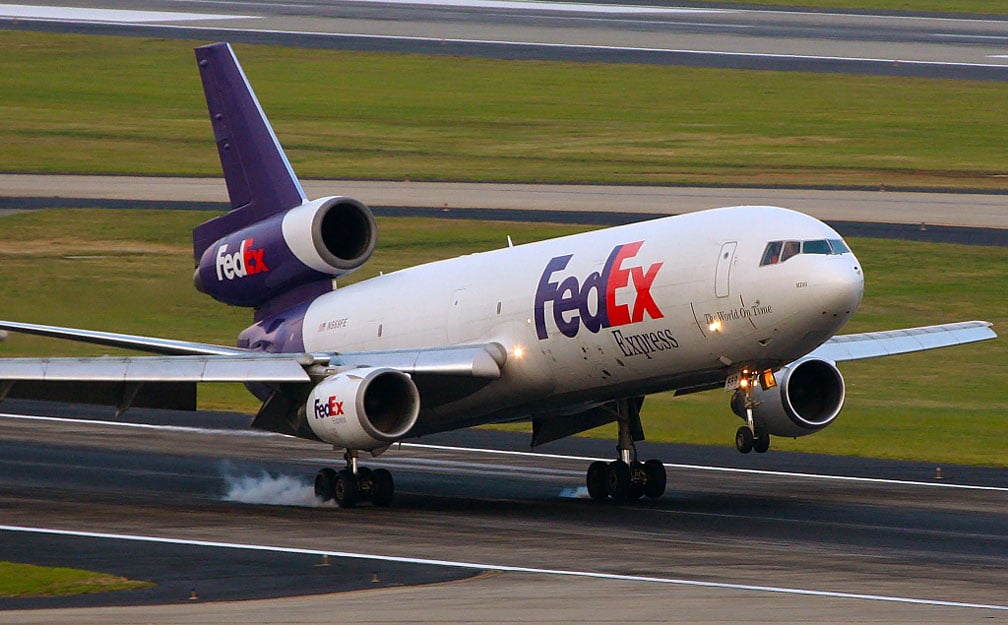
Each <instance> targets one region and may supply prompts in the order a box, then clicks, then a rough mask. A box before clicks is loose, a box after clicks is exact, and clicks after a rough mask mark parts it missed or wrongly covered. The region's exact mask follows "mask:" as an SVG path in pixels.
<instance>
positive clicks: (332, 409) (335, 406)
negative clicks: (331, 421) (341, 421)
mask: <svg viewBox="0 0 1008 625" xmlns="http://www.w3.org/2000/svg"><path fill="white" fill-rule="evenodd" d="M340 416H343V402H341V401H338V400H337V399H336V396H335V395H330V396H329V399H327V400H323V399H320V398H318V397H316V398H315V418H316V419H323V418H325V417H340Z"/></svg>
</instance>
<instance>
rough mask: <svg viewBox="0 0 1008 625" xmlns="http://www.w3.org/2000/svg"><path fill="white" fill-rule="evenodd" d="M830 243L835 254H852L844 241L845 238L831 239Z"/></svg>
mask: <svg viewBox="0 0 1008 625" xmlns="http://www.w3.org/2000/svg"><path fill="white" fill-rule="evenodd" d="M829 244H830V247H831V248H833V253H834V254H850V248H849V247H847V244H846V243H844V242H843V239H830V240H829Z"/></svg>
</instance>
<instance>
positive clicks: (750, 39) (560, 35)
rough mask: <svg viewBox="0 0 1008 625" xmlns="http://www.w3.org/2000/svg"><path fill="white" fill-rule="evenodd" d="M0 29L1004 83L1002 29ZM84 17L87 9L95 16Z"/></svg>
mask: <svg viewBox="0 0 1008 625" xmlns="http://www.w3.org/2000/svg"><path fill="white" fill-rule="evenodd" d="M60 4H61V5H69V6H74V7H81V8H88V9H92V10H90V11H86V12H81V11H72V10H70V9H62V10H61V11H59V12H57V13H56V14H53V12H52V11H48V10H42V9H29V8H25V6H26V5H24V4H5V5H0V26H2V27H6V28H19V29H30V30H42V31H57V32H81V33H94V34H128V35H135V36H156V37H172V38H187V39H196V40H200V41H211V40H228V41H232V42H241V43H265V44H275V45H284V46H294V47H304V48H331V49H348V50H371V51H393V52H412V53H424V54H451V55H461V56H483V57H493V58H505V59H547V60H568V61H604V62H621V63H645V64H669V65H691V66H703V67H731V68H741V69H779V70H791V71H814V72H843V73H858V74H877V75H895V76H926V77H942V78H956V79H962V78H970V79H982V80H1006V79H1008V19H1006V18H1004V17H993V16H948V15H936V14H923V15H921V14H907V13H902V14H868V13H842V12H825V11H819V12H812V11H794V10H757V9H740V8H718V7H716V6H715V7H707V6H696V7H688V6H687V7H683V6H679V5H678V4H677V3H671V2H667V1H663V0H654V1H650V0H649V1H647V2H623V3H617V2H607V3H573V2H505V1H498V0H402V1H400V2H378V1H372V0H343V1H340V2H322V1H317V0H306V1H304V2H269V1H260V0H176V1H173V2H161V1H157V2H155V1H154V0H140V1H137V2H131V3H130V4H129V9H130V10H128V11H127V10H124V9H123V7H122V3H120V2H115V1H113V0H87V1H84V2H81V1H76V2H75V1H73V0H68V1H66V2H60ZM93 9H101V12H95V11H94V10H93Z"/></svg>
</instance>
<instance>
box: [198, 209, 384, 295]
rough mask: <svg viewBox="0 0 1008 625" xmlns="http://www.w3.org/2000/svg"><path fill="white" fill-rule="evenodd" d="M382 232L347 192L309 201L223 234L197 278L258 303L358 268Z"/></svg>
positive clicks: (206, 288)
mask: <svg viewBox="0 0 1008 625" xmlns="http://www.w3.org/2000/svg"><path fill="white" fill-rule="evenodd" d="M377 232H378V229H377V225H376V224H375V219H374V215H373V214H372V213H371V209H369V208H368V207H367V206H366V205H365V204H364V203H363V202H360V201H358V200H355V199H353V198H347V197H329V198H322V199H319V200H315V201H314V202H306V203H304V204H302V205H300V206H296V207H294V208H292V209H290V210H288V211H285V212H281V213H277V214H275V215H272V216H270V217H267V218H265V219H263V220H261V221H257V222H255V223H253V224H251V225H249V226H246V227H245V228H242V229H240V230H238V231H236V232H233V233H231V234H228V235H226V236H224V237H222V238H220V239H218V240H217V241H216V242H214V243H213V244H211V245H210V246H209V247H207V248H206V249H205V250H204V251H203V254H202V256H201V257H200V260H199V264H198V265H197V268H196V273H195V275H194V276H193V281H194V282H195V284H196V288H197V289H198V290H200V291H202V292H203V293H207V294H209V295H210V296H212V297H213V298H214V299H217V300H220V301H222V302H225V303H227V304H233V305H235V306H254V307H259V306H261V305H263V304H264V303H266V302H268V301H269V300H271V299H273V298H275V297H277V296H279V295H282V294H284V293H287V292H289V291H291V290H293V289H295V288H297V287H300V286H303V285H305V284H308V283H311V282H316V281H319V280H331V279H333V278H337V277H339V276H342V275H346V274H348V273H350V272H351V271H353V270H355V269H357V268H358V267H360V266H361V265H363V264H364V263H365V262H366V261H367V259H368V258H370V257H371V254H372V252H374V249H375V244H376V242H377V239H378V234H377Z"/></svg>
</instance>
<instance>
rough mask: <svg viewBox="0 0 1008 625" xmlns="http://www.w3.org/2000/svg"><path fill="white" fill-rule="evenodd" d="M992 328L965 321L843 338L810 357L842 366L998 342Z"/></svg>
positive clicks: (825, 344)
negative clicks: (852, 362) (980, 343)
mask: <svg viewBox="0 0 1008 625" xmlns="http://www.w3.org/2000/svg"><path fill="white" fill-rule="evenodd" d="M991 327H992V324H990V323H988V322H986V321H964V322H962V323H946V324H943V325H935V326H924V327H920V328H907V329H904V330H890V331H886V332H866V333H863V334H841V335H838V336H834V337H833V338H831V339H830V340H828V341H826V342H825V343H823V344H822V345H820V346H819V347H818V348H816V349H815V351H813V352H812V353H811V354H809V356H815V357H817V358H822V359H824V360H832V361H833V362H843V361H846V360H863V359H866V358H879V357H881V356H893V355H895V354H907V353H910V352H919V351H924V350H928V349H937V348H939V347H950V346H952V345H961V344H963V343H974V342H977V341H986V340H989V339H993V338H996V337H997V334H995V333H994V330H992V329H991Z"/></svg>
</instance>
